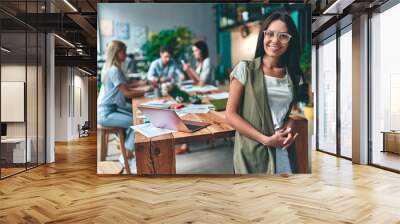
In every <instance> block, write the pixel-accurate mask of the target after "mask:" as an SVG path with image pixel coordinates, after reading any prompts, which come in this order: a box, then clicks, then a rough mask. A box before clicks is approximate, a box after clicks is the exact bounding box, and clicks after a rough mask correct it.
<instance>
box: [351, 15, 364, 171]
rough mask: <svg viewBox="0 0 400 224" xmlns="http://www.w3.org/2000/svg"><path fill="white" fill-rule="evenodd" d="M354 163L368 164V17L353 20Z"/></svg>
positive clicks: (362, 16)
mask: <svg viewBox="0 0 400 224" xmlns="http://www.w3.org/2000/svg"><path fill="white" fill-rule="evenodd" d="M352 29H353V33H352V38H353V40H352V44H353V59H352V60H353V80H352V82H353V83H352V87H353V90H352V91H353V92H352V93H353V102H352V104H353V105H352V106H353V114H352V122H353V124H352V133H353V137H352V145H353V153H352V156H353V162H354V163H358V164H367V163H368V15H361V16H360V17H357V18H355V19H353V24H352Z"/></svg>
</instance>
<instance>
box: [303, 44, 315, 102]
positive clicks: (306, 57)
mask: <svg viewBox="0 0 400 224" xmlns="http://www.w3.org/2000/svg"><path fill="white" fill-rule="evenodd" d="M300 69H301V71H302V72H303V74H304V77H305V79H306V80H305V83H304V86H303V88H302V90H301V92H302V93H301V95H303V97H304V98H303V99H304V100H302V101H303V102H305V103H306V105H307V106H313V99H312V97H313V96H312V93H311V89H310V88H311V45H310V44H306V45H305V46H304V48H303V50H302V53H301V56H300Z"/></svg>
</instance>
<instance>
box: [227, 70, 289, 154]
mask: <svg viewBox="0 0 400 224" xmlns="http://www.w3.org/2000/svg"><path fill="white" fill-rule="evenodd" d="M243 91H244V87H243V85H242V84H241V83H240V82H239V81H238V80H237V79H236V78H233V79H232V81H231V84H230V89H229V98H228V103H227V105H226V113H225V119H226V121H227V122H228V124H229V125H231V126H232V127H233V128H235V129H236V130H237V131H239V132H240V133H241V134H243V135H245V136H247V137H249V138H251V139H253V140H255V141H257V142H260V143H262V144H264V145H268V146H272V147H282V146H283V141H284V140H285V138H284V136H285V135H287V134H288V132H290V130H282V131H278V132H277V133H275V134H274V135H273V136H270V137H269V136H266V135H263V134H262V133H261V132H259V131H258V130H257V129H255V128H254V127H253V126H251V125H250V124H249V123H248V122H247V121H246V120H244V119H243V118H242V117H241V116H240V115H239V114H238V112H237V111H238V109H239V105H240V101H241V98H242V95H243Z"/></svg>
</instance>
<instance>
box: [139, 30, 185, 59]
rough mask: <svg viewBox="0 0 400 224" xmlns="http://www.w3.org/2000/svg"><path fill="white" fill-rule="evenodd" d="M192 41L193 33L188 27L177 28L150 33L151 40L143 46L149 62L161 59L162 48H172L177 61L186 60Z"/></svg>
mask: <svg viewBox="0 0 400 224" xmlns="http://www.w3.org/2000/svg"><path fill="white" fill-rule="evenodd" d="M191 41H192V32H191V31H190V30H189V28H187V27H177V28H175V29H170V30H162V31H160V32H156V33H150V38H149V40H148V41H147V42H146V43H145V44H144V45H143V47H142V50H143V55H144V57H145V58H146V59H147V61H149V62H150V61H153V60H155V59H157V58H159V57H160V47H161V46H165V47H170V48H171V49H172V50H173V55H172V56H173V57H174V58H175V59H178V58H184V56H185V53H187V52H189V50H190V46H191Z"/></svg>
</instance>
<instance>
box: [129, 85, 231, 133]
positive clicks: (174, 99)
mask: <svg viewBox="0 0 400 224" xmlns="http://www.w3.org/2000/svg"><path fill="white" fill-rule="evenodd" d="M155 87H156V88H154V92H153V93H152V94H147V95H145V97H146V98H155V99H154V100H150V101H147V102H144V103H141V104H140V106H144V107H150V108H158V109H163V110H173V111H175V113H176V114H177V115H178V116H179V117H184V116H186V115H187V114H206V113H208V112H210V111H223V110H225V107H226V102H227V100H228V96H229V93H228V92H217V93H215V92H216V91H218V88H217V87H216V86H213V85H206V86H193V85H192V82H191V81H190V80H189V81H184V82H182V83H180V85H176V84H171V83H164V84H162V85H161V86H160V87H161V89H160V88H158V86H155ZM168 95H169V96H170V97H166V96H168ZM163 96H164V98H166V99H163ZM136 116H138V118H143V124H138V125H134V126H132V127H131V128H133V129H134V130H135V131H138V132H140V133H141V134H143V135H144V136H146V137H148V138H152V137H156V136H159V135H164V134H169V133H173V132H176V130H170V129H167V128H162V127H156V126H154V125H153V124H152V123H151V122H150V121H149V119H148V118H147V117H146V116H145V115H144V114H143V113H141V111H140V109H139V111H138V114H136Z"/></svg>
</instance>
